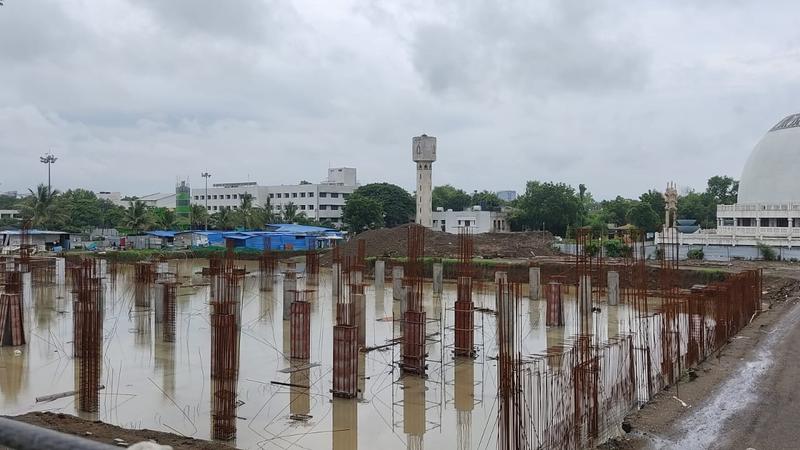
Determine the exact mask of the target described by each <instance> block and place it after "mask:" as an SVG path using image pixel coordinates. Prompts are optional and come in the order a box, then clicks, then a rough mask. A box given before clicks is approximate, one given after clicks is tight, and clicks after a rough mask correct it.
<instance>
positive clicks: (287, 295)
mask: <svg viewBox="0 0 800 450" xmlns="http://www.w3.org/2000/svg"><path fill="white" fill-rule="evenodd" d="M296 290H297V274H296V273H295V272H286V273H285V274H284V277H283V320H289V319H291V317H292V301H293V300H294V291H296Z"/></svg>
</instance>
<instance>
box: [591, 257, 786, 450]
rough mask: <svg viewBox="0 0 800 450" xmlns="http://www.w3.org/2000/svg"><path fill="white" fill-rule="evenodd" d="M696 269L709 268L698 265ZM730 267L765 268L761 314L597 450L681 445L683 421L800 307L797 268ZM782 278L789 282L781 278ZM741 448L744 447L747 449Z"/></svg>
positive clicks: (630, 417) (742, 266) (740, 266)
mask: <svg viewBox="0 0 800 450" xmlns="http://www.w3.org/2000/svg"><path fill="white" fill-rule="evenodd" d="M696 265H699V266H713V264H703V263H699V264H696ZM735 265H736V266H737V267H735V269H739V270H741V269H748V268H755V267H764V266H766V267H765V270H764V274H765V276H766V277H765V282H764V291H765V295H764V299H763V302H764V304H765V308H766V309H765V311H764V312H763V313H762V314H760V315H759V316H758V317H756V318H755V319H754V320H753V322H752V323H751V324H750V325H749V326H747V327H745V328H744V329H743V330H742V331H741V332H740V333H739V334H738V335H737V336H735V337H734V338H732V339H731V340H729V341H728V345H726V346H725V347H723V348H722V349H721V350H720V351H719V352H717V353H716V354H715V355H712V356H711V357H709V358H708V359H706V361H704V362H703V363H701V364H700V365H699V366H698V367H697V368H695V369H693V370H689V371H687V372H686V374H685V375H684V377H683V378H682V379H681V381H680V383H678V385H677V386H670V387H668V388H667V389H664V390H663V391H661V392H660V393H658V394H656V396H655V397H654V398H653V400H651V401H650V402H648V403H647V404H645V405H644V406H643V407H642V408H641V409H639V410H637V411H634V412H632V413H630V414H629V415H628V416H627V417H626V419H625V422H624V423H623V429H625V430H626V431H627V432H628V434H626V435H625V436H622V437H620V438H617V439H614V440H612V441H610V442H607V443H605V444H603V445H601V446H600V448H603V449H624V450H639V449H650V448H679V447H680V446H682V444H679V442H680V441H678V442H676V440H675V439H676V438H678V434H680V433H682V431H681V426H683V425H684V424H683V423H682V421H684V420H687V419H690V418H691V415H692V413H693V412H695V411H696V410H697V409H698V408H700V407H702V406H704V405H706V404H708V402H710V401H711V399H712V398H713V396H714V394H715V393H716V392H717V390H718V389H719V388H720V386H722V385H723V384H724V383H725V382H726V381H727V380H729V379H730V378H731V377H732V376H734V375H736V374H737V373H739V372H740V371H742V370H748V365H747V363H748V361H750V360H752V359H753V356H754V354H755V353H756V351H758V350H759V348H760V347H761V344H762V343H763V341H764V340H765V339H766V337H767V336H768V335H769V334H770V333H772V332H773V331H774V329H775V328H776V326H778V325H779V324H780V321H781V319H782V318H784V316H785V314H786V313H787V312H788V311H790V310H791V309H792V308H794V307H795V306H796V305H798V303H800V273H798V269H796V268H794V267H792V266H791V265H787V264H766V265H763V264H759V263H751V262H738V263H736V264H735ZM787 276H791V278H785V277H787ZM791 364H795V362H791ZM734 401H735V400H734ZM679 425H681V426H679ZM700 425H701V424H698V426H700ZM727 434H728V436H724V435H723V436H718V437H717V436H710V438H711V439H712V440H714V441H718V442H720V443H722V442H723V439H730V438H731V436H730V433H727ZM798 442H800V441H798ZM702 448H706V447H705V446H703V447H702ZM721 448H727V447H725V446H723V447H721ZM737 448H738V447H737ZM741 448H743V449H744V448H748V445H745V446H742V447H741ZM753 448H759V449H760V448H791V447H782V446H781V447H763V446H760V447H753ZM794 448H797V447H794Z"/></svg>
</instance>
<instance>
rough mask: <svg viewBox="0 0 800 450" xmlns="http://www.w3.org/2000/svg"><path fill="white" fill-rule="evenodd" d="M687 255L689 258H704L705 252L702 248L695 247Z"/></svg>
mask: <svg viewBox="0 0 800 450" xmlns="http://www.w3.org/2000/svg"><path fill="white" fill-rule="evenodd" d="M686 257H687V258H689V259H703V258H704V257H705V254H704V253H703V249H702V248H693V249H691V250H689V251H688V252H687V253H686Z"/></svg>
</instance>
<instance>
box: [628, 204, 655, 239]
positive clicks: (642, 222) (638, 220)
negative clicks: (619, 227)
mask: <svg viewBox="0 0 800 450" xmlns="http://www.w3.org/2000/svg"><path fill="white" fill-rule="evenodd" d="M659 218H660V215H659V214H657V213H656V212H655V211H653V207H651V206H650V204H649V203H645V202H636V204H635V205H633V207H631V208H630V209H629V210H628V216H627V223H629V224H631V225H634V226H636V227H637V228H640V229H643V230H645V231H648V232H653V231H658V229H659V227H660V226H661V221H660V219H659Z"/></svg>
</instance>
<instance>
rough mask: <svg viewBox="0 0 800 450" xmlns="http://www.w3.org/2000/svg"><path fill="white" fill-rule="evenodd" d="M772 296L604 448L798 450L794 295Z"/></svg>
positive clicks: (799, 315) (792, 291)
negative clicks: (628, 430) (692, 373)
mask: <svg viewBox="0 0 800 450" xmlns="http://www.w3.org/2000/svg"><path fill="white" fill-rule="evenodd" d="M773 289H775V288H773ZM778 294H779V296H780V297H785V298H784V299H783V300H782V301H781V302H780V303H775V304H774V307H773V308H772V309H771V310H769V311H767V312H765V313H764V314H762V315H761V316H760V317H758V318H757V319H756V320H755V321H754V322H753V323H752V324H751V325H750V326H748V327H747V328H746V329H745V330H744V331H743V332H742V333H741V334H740V335H739V336H737V337H736V338H734V339H733V340H732V341H731V342H730V344H729V345H728V346H726V347H725V348H724V350H723V351H722V352H720V354H719V355H717V356H716V357H711V358H709V359H708V360H707V361H706V362H704V363H703V364H702V365H701V366H700V367H698V369H697V371H696V373H697V378H696V379H695V380H693V381H690V380H689V379H684V381H683V382H682V383H681V384H680V385H679V386H678V389H677V390H676V389H675V388H674V387H671V388H669V389H667V390H665V391H663V392H662V393H660V394H659V395H658V396H657V397H656V398H655V399H654V400H653V401H652V402H650V403H648V404H647V405H645V406H644V407H643V408H642V409H641V410H640V411H638V412H635V413H633V414H631V415H630V416H629V417H628V425H630V426H631V428H632V433H631V434H629V435H627V436H626V437H625V438H623V439H621V440H619V441H617V442H616V443H615V444H614V445H612V446H611V448H624V449H644V448H655V449H707V448H714V449H742V450H745V449H757V450H763V449H797V448H800V426H798V421H797V418H798V417H800V394H799V393H798V386H797V382H798V380H800V364H798V361H799V360H800V292H798V289H797V285H796V283H795V284H794V285H793V286H792V287H791V288H789V287H787V289H786V290H785V291H783V290H779V292H778Z"/></svg>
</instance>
